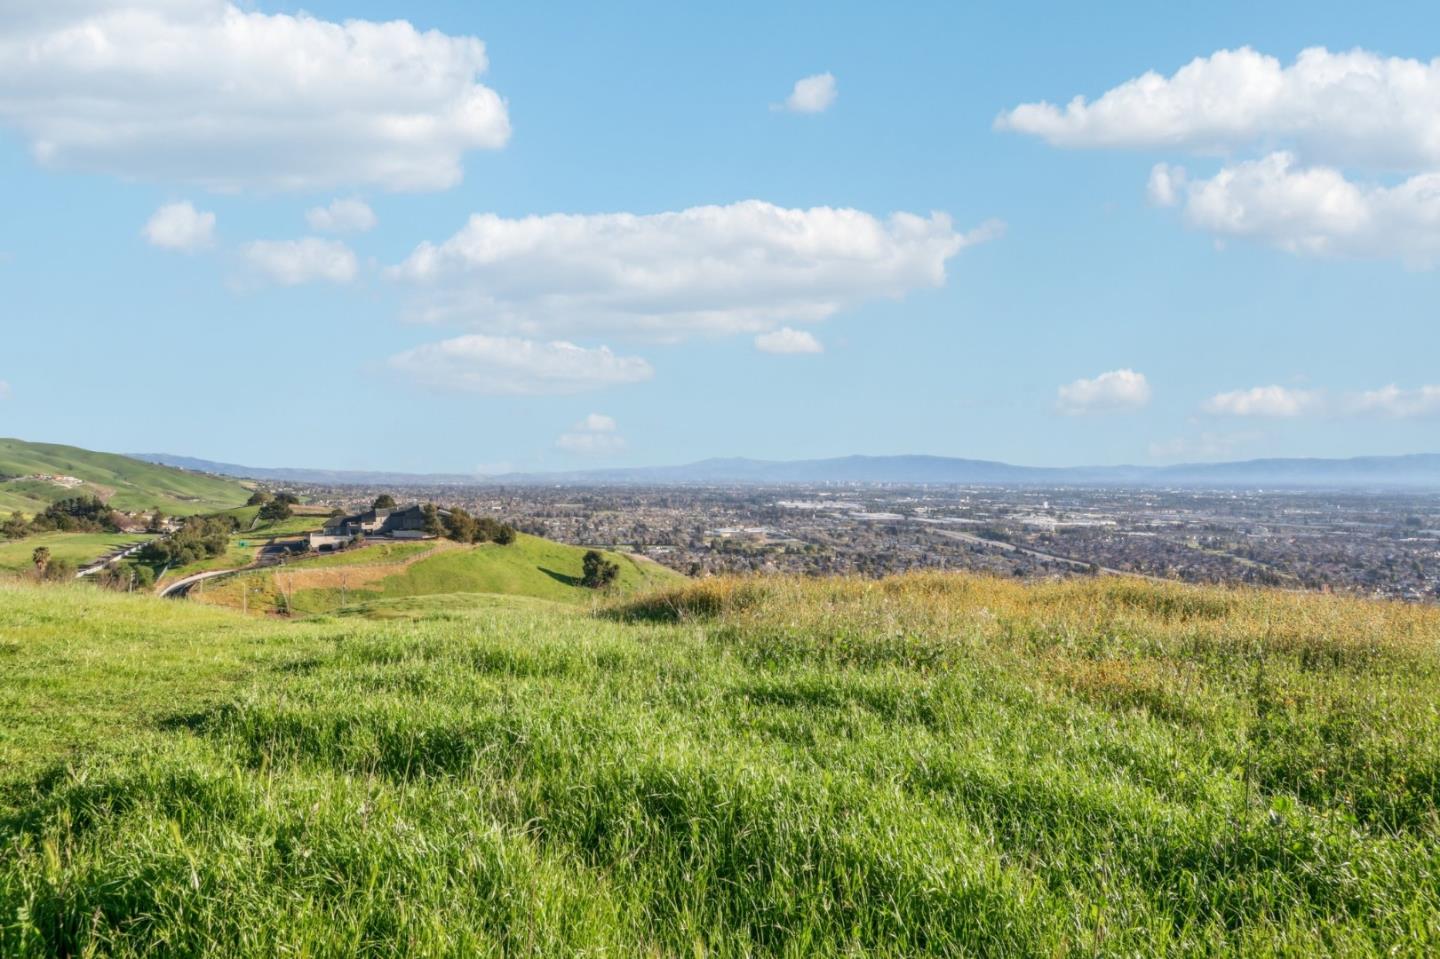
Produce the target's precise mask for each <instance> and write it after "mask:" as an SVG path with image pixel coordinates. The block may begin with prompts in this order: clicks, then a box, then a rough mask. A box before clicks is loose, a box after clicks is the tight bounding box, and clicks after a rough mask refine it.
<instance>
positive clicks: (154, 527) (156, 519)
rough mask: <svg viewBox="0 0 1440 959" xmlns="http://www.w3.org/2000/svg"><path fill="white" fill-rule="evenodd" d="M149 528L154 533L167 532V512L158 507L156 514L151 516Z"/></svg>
mask: <svg viewBox="0 0 1440 959" xmlns="http://www.w3.org/2000/svg"><path fill="white" fill-rule="evenodd" d="M149 529H150V532H152V533H163V532H165V514H164V513H162V512H160V511H159V510H158V509H157V510H156V511H155V514H154V515H153V516H151V517H150V526H149Z"/></svg>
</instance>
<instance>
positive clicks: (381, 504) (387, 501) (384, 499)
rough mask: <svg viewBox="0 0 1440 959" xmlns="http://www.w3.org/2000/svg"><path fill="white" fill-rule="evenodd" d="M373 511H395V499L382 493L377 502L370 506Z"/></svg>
mask: <svg viewBox="0 0 1440 959" xmlns="http://www.w3.org/2000/svg"><path fill="white" fill-rule="evenodd" d="M370 505H371V508H372V509H394V508H395V497H393V496H391V495H390V494H389V493H381V494H380V495H379V496H377V497H375V502H374V503H372V504H370Z"/></svg>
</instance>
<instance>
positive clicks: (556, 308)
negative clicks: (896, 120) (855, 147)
mask: <svg viewBox="0 0 1440 959" xmlns="http://www.w3.org/2000/svg"><path fill="white" fill-rule="evenodd" d="M1001 229H1002V226H1001V225H1000V224H998V223H989V224H984V225H982V226H981V227H979V228H977V229H976V230H973V231H971V232H969V233H961V232H958V231H957V230H956V229H955V228H954V226H953V225H952V224H951V221H950V218H949V217H948V216H945V215H944V214H941V213H932V214H931V215H929V216H917V215H915V214H912V213H896V214H893V215H892V216H890V217H889V218H887V219H885V220H881V219H878V218H876V217H874V216H871V215H870V214H868V213H864V212H861V211H859V210H852V209H835V208H830V207H816V208H812V209H808V210H801V209H786V208H783V207H778V206H775V205H773V204H770V203H764V202H761V201H758V200H748V201H744V202H740V203H734V204H731V205H729V206H702V207H693V208H691V209H687V210H681V211H678V212H670V213H656V214H644V215H642V214H634V213H606V214H575V215H567V214H550V215H546V216H529V217H523V218H520V219H508V218H505V217H500V216H497V215H495V214H492V213H482V214H476V215H474V216H472V217H471V218H470V220H469V222H468V223H467V224H466V225H465V226H464V227H463V228H462V229H461V230H460V231H459V232H458V233H456V234H455V235H454V236H452V237H450V238H449V239H448V240H445V241H444V242H442V243H440V244H438V245H437V244H432V243H423V244H421V245H420V246H419V247H417V248H416V249H415V251H414V252H413V253H412V254H411V255H410V256H409V257H408V258H407V259H406V260H405V261H404V262H403V263H401V264H400V265H399V266H397V267H394V268H393V269H392V270H391V271H390V275H391V276H393V277H395V278H397V279H400V280H403V281H407V282H408V283H410V284H412V285H413V286H414V288H415V289H416V291H417V294H418V295H417V301H416V303H415V304H414V306H413V308H412V316H413V317H414V318H416V319H419V320H421V321H433V322H439V321H461V322H467V323H469V324H471V325H472V326H474V327H476V328H479V329H483V330H484V331H485V332H490V333H518V334H522V335H527V336H535V335H542V336H552V335H562V336H569V335H584V334H594V333H597V332H598V333H602V334H605V335H621V336H641V337H650V338H655V339H664V340H677V339H681V338H683V337H685V336H687V335H692V334H699V333H763V332H768V331H770V330H774V329H777V328H779V327H781V326H783V325H785V324H787V323H794V322H806V321H815V320H819V319H823V318H825V317H827V316H830V315H831V314H833V313H835V312H837V311H840V310H843V309H846V308H848V307H853V306H855V305H856V304H859V303H862V302H864V301H867V300H872V299H876V298H892V299H893V298H899V297H902V296H904V295H905V294H906V293H907V292H909V291H911V290H915V289H924V288H931V287H938V286H941V285H943V284H944V282H945V264H946V261H947V260H949V259H950V258H951V257H952V256H954V255H955V254H957V253H958V252H959V251H960V250H962V249H964V248H965V247H967V246H970V245H973V244H976V243H980V242H982V241H984V240H986V239H989V238H991V237H993V236H996V235H997V234H998V233H999V232H1000V230H1001Z"/></svg>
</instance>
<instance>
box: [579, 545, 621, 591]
mask: <svg viewBox="0 0 1440 959" xmlns="http://www.w3.org/2000/svg"><path fill="white" fill-rule="evenodd" d="M619 575H620V567H619V566H618V565H616V564H615V563H612V562H610V561H609V560H608V559H606V558H605V557H604V556H603V555H601V554H600V552H599V551H597V550H593V549H592V550H587V551H586V553H585V556H584V557H583V558H582V559H581V560H580V585H581V586H587V587H589V588H590V589H604V588H605V587H606V586H609V585H610V584H611V583H613V582H615V577H617V576H619Z"/></svg>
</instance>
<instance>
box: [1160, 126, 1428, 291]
mask: <svg viewBox="0 0 1440 959" xmlns="http://www.w3.org/2000/svg"><path fill="white" fill-rule="evenodd" d="M1162 168H1163V170H1162ZM1157 179H1158V180H1160V181H1168V182H1169V183H1171V184H1173V189H1174V192H1173V193H1172V194H1171V200H1170V201H1171V203H1178V202H1180V201H1181V200H1182V199H1183V201H1184V215H1185V220H1186V222H1187V223H1189V224H1190V225H1192V226H1194V227H1196V228H1197V229H1201V230H1205V231H1208V232H1210V233H1213V234H1216V235H1218V236H1225V237H1245V238H1251V239H1256V240H1260V241H1262V242H1265V243H1269V244H1271V245H1273V246H1277V247H1279V248H1280V249H1283V250H1287V251H1289V252H1291V253H1301V254H1309V255H1316V256H1347V257H1377V256H1379V257H1398V258H1400V259H1403V260H1405V261H1406V262H1408V263H1410V264H1412V265H1414V266H1417V267H1426V266H1430V265H1433V264H1434V263H1435V261H1436V259H1437V257H1440V173H1425V174H1420V175H1417V176H1414V177H1411V178H1410V179H1408V180H1405V181H1403V182H1401V183H1398V184H1396V185H1395V186H1381V185H1376V184H1357V183H1352V182H1351V181H1350V180H1348V179H1346V177H1345V176H1344V174H1342V173H1341V172H1340V171H1339V170H1335V169H1333V168H1330V167H1299V166H1297V165H1296V160H1295V157H1294V156H1293V155H1291V154H1289V153H1272V154H1270V155H1269V156H1266V157H1264V158H1262V159H1259V160H1254V161H1249V162H1245V163H1238V164H1235V165H1232V166H1226V167H1224V168H1223V169H1221V170H1220V171H1219V172H1218V173H1216V174H1215V175H1214V176H1213V177H1210V178H1208V179H1196V180H1189V181H1188V182H1187V181H1186V179H1185V178H1184V176H1183V171H1178V173H1177V168H1174V167H1165V166H1164V164H1161V166H1160V167H1157V168H1156V172H1152V174H1151V186H1152V189H1151V193H1152V196H1154V195H1155V194H1156V193H1157V192H1158V191H1157V190H1156V189H1155V184H1156V182H1157Z"/></svg>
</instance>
